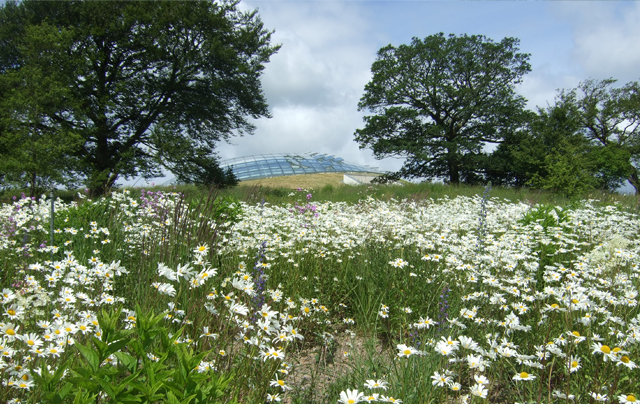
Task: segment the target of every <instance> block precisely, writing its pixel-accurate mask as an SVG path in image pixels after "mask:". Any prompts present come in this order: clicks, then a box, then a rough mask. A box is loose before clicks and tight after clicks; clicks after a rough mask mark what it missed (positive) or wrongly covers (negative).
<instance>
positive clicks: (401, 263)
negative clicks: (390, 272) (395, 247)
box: [389, 258, 409, 268]
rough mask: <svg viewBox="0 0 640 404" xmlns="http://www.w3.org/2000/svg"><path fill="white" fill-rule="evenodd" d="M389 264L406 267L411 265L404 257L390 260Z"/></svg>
mask: <svg viewBox="0 0 640 404" xmlns="http://www.w3.org/2000/svg"><path fill="white" fill-rule="evenodd" d="M389 264H391V266H393V267H395V268H404V267H406V266H407V265H409V263H408V262H407V261H404V260H403V259H402V258H397V259H395V260H393V261H390V262H389Z"/></svg>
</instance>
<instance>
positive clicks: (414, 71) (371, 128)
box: [355, 33, 531, 184]
mask: <svg viewBox="0 0 640 404" xmlns="http://www.w3.org/2000/svg"><path fill="white" fill-rule="evenodd" d="M518 45H519V40H518V39H516V38H504V39H503V40H501V41H500V42H494V41H493V40H491V39H488V38H486V37H485V36H482V35H472V36H468V35H462V36H460V37H458V36H455V35H453V34H452V35H449V36H448V37H445V36H444V34H443V33H440V34H437V35H431V36H428V37H426V38H425V39H424V40H421V39H418V38H413V41H412V42H411V44H410V45H400V46H398V47H394V46H392V45H389V46H386V47H384V48H382V49H380V51H378V55H377V59H376V61H375V62H374V63H373V65H372V67H371V71H372V73H373V78H372V79H371V81H370V82H369V83H368V84H367V85H366V86H365V93H364V95H363V96H362V98H361V100H360V102H359V104H358V108H359V110H365V111H369V112H372V113H373V114H374V115H369V116H365V117H364V122H365V127H364V128H363V129H358V130H357V131H356V133H355V140H356V141H357V142H358V143H359V144H360V147H361V148H371V149H372V150H373V152H374V155H375V156H376V157H379V158H382V157H389V156H400V157H406V161H405V164H404V166H403V167H402V168H401V169H400V171H399V172H398V173H396V174H397V175H399V176H402V177H409V178H411V177H413V178H416V177H418V178H419V177H422V178H443V179H445V180H446V181H448V182H449V183H453V184H457V183H459V182H461V181H463V182H474V181H476V180H478V179H481V178H482V172H483V161H484V158H485V155H484V153H483V147H484V145H485V144H486V143H497V142H500V141H501V140H502V139H503V138H504V137H505V136H506V134H508V133H513V132H515V131H516V130H518V128H520V127H522V126H523V125H524V123H525V121H526V117H527V114H526V112H525V110H524V106H525V102H526V100H525V99H524V98H523V97H522V96H519V95H517V94H516V93H515V90H514V86H515V84H517V83H519V82H520V81H521V79H522V76H523V75H524V74H526V73H527V72H529V71H530V70H531V67H530V65H529V63H528V60H529V55H528V54H525V53H518Z"/></svg>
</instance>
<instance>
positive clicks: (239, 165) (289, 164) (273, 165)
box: [220, 153, 380, 181]
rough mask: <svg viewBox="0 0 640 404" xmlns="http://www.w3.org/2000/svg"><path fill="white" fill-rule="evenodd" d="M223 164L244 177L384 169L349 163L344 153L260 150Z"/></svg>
mask: <svg viewBox="0 0 640 404" xmlns="http://www.w3.org/2000/svg"><path fill="white" fill-rule="evenodd" d="M220 167H222V168H223V169H226V168H227V167H231V170H232V171H233V173H234V174H235V175H236V177H238V179H239V180H240V181H244V180H255V179H260V178H269V177H281V176H285V175H298V174H317V173H380V172H379V171H378V169H377V168H375V167H369V166H360V165H357V164H352V163H348V162H346V161H344V159H342V158H340V157H335V156H331V155H328V154H320V153H303V154H258V155H254V156H247V157H238V158H234V159H229V160H224V161H221V162H220Z"/></svg>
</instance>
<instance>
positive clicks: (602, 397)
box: [589, 392, 608, 401]
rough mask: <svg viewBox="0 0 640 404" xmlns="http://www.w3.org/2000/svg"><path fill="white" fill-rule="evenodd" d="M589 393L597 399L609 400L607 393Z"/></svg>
mask: <svg viewBox="0 0 640 404" xmlns="http://www.w3.org/2000/svg"><path fill="white" fill-rule="evenodd" d="M589 395H590V396H591V397H592V398H593V399H594V400H596V401H607V400H608V398H607V395H606V394H600V393H594V392H591V393H589Z"/></svg>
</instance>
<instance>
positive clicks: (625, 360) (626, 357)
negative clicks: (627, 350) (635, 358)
mask: <svg viewBox="0 0 640 404" xmlns="http://www.w3.org/2000/svg"><path fill="white" fill-rule="evenodd" d="M620 360H621V361H622V362H624V363H629V357H628V356H626V355H625V356H623V357H622V358H620Z"/></svg>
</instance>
